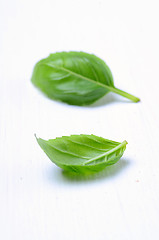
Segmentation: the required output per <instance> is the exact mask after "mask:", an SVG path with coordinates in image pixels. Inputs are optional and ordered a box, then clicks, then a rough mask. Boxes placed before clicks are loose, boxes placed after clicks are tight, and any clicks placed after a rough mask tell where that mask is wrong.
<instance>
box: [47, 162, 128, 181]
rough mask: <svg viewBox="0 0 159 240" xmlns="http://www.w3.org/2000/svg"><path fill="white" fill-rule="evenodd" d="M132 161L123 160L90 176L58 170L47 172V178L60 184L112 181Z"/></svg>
mask: <svg viewBox="0 0 159 240" xmlns="http://www.w3.org/2000/svg"><path fill="white" fill-rule="evenodd" d="M130 163H131V162H130V160H128V159H126V158H123V159H122V160H120V161H119V162H117V163H116V164H114V165H111V166H108V167H107V168H105V169H104V170H103V171H101V172H99V173H94V174H89V175H80V174H76V173H72V172H67V171H64V170H63V171H62V172H61V170H60V169H58V168H56V169H54V170H55V171H53V170H51V171H50V170H49V173H48V172H47V178H49V181H51V182H55V181H56V182H58V183H61V182H62V183H66V182H70V183H77V182H79V183H80V182H81V183H82V182H93V181H98V180H102V179H112V178H115V177H117V176H118V175H120V174H122V172H123V170H124V169H126V168H127V167H128V166H129V165H130Z"/></svg>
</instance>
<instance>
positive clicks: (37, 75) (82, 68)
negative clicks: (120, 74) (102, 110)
mask: <svg viewBox="0 0 159 240" xmlns="http://www.w3.org/2000/svg"><path fill="white" fill-rule="evenodd" d="M32 83H33V84H34V85H35V86H36V87H38V88H39V89H41V91H42V92H44V93H45V94H46V95H47V96H48V97H49V98H51V99H57V100H60V101H63V102H66V103H68V104H72V105H87V104H91V103H93V102H95V101H96V100H98V99H99V98H101V97H103V96H104V95H105V94H107V93H108V92H114V93H117V94H119V95H122V96H124V97H126V98H128V99H130V100H132V101H134V102H138V101H139V98H136V97H134V96H133V95H131V94H129V93H126V92H124V91H122V90H120V89H118V88H116V87H115V86H114V82H113V77H112V74H111V71H110V69H109V67H108V66H107V65H106V64H105V62H104V61H103V60H101V59H100V58H98V57H96V56H95V55H92V54H88V53H84V52H61V53H60V52H59V53H55V54H50V56H49V57H47V58H45V59H43V60H41V61H39V62H38V63H37V64H36V65H35V68H34V71H33V75H32Z"/></svg>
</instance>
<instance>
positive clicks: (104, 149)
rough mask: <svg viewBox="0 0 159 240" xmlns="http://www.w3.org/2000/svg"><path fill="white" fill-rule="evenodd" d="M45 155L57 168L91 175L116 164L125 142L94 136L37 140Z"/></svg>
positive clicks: (123, 149)
mask: <svg viewBox="0 0 159 240" xmlns="http://www.w3.org/2000/svg"><path fill="white" fill-rule="evenodd" d="M37 142H38V144H39V145H40V147H41V148H42V149H43V150H44V152H45V153H46V155H47V156H48V157H49V158H50V159H51V161H52V162H54V163H55V164H56V165H57V166H59V167H61V168H63V169H65V170H68V171H73V172H76V173H83V174H86V173H93V172H98V171H101V170H103V169H104V168H105V167H107V166H109V165H112V164H114V163H116V162H117V161H118V160H119V159H120V158H121V157H122V155H123V153H124V151H125V149H126V144H127V142H126V141H124V142H122V143H120V142H114V141H111V140H108V139H104V138H102V137H97V136H95V135H83V134H81V135H71V136H63V137H60V138H56V139H50V140H48V141H46V140H43V139H41V138H37Z"/></svg>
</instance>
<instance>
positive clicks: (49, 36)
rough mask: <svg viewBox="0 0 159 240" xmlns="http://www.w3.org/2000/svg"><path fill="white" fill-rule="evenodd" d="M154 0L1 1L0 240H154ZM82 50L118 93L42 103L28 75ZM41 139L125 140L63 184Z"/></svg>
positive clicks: (157, 128) (157, 232)
mask: <svg viewBox="0 0 159 240" xmlns="http://www.w3.org/2000/svg"><path fill="white" fill-rule="evenodd" d="M158 7H159V6H158V1H157V0H156V1H155V0H151V1H147V0H134V1H129V0H120V1H118V0H112V1H106V0H94V1H93V0H90V1H89V0H79V1H77V0H67V1H64V0H58V1H56V0H52V1H51V0H50V1H49V0H45V1H43V0H28V1H26V0H25V1H24V0H23V1H20V0H6V1H2V0H1V3H0V229H1V230H0V239H3V240H10V239H15V240H21V239H23V240H35V239H38V240H54V239H55V240H63V239H65V240H74V239H75V240H81V239H82V240H88V239H91V240H105V239H107V240H116V239H118V240H129V239H130V240H134V239H135V240H141V239H144V240H149V239H153V240H157V239H159V225H158V224H159V223H158V221H159V205H158V203H159V157H158V155H159V154H158V153H159V110H158V109H159V107H158V105H159V93H158V92H159V68H158V65H159V29H158V23H159V15H158ZM62 50H66V51H69V50H77V51H79V50H82V51H86V52H89V53H94V54H96V55H97V56H99V57H101V58H102V59H104V60H105V61H106V62H107V64H108V65H109V66H110V68H111V70H112V72H113V75H114V80H115V84H116V86H117V87H118V88H121V89H123V90H126V91H128V92H130V93H132V94H133V93H134V94H135V95H136V96H138V97H140V98H141V102H140V103H138V104H135V103H131V102H129V101H127V100H126V99H124V98H122V97H119V96H117V95H115V94H109V95H107V96H105V97H104V98H103V99H101V100H99V101H98V102H96V103H95V104H93V105H92V106H89V107H76V106H69V105H66V104H62V103H60V102H55V101H51V100H49V99H47V98H46V97H45V96H44V95H43V94H41V93H40V92H39V91H38V90H37V89H35V88H34V87H33V86H32V84H31V82H30V77H31V73H32V69H33V66H34V64H35V63H36V62H37V61H38V60H40V59H41V58H44V57H46V56H47V55H48V54H49V53H51V52H52V53H53V52H56V51H62ZM34 133H36V134H37V135H38V136H40V137H42V138H45V139H48V138H55V137H57V136H62V135H69V134H80V133H88V134H91V133H93V134H96V135H98V136H103V137H106V138H109V139H112V140H117V141H123V140H125V139H126V140H127V141H128V143H129V144H128V145H127V150H126V152H125V154H124V156H123V158H122V159H121V160H120V161H119V162H118V163H117V164H116V165H114V166H111V167H109V168H107V170H106V171H105V172H104V173H102V174H101V175H98V176H96V178H92V179H91V178H90V179H70V178H68V176H65V175H63V174H62V172H61V170H60V169H59V168H57V167H56V166H55V165H54V164H52V163H51V161H49V159H48V158H47V157H46V155H45V154H44V153H43V152H42V150H41V149H40V148H39V146H38V145H37V143H36V141H35V138H34Z"/></svg>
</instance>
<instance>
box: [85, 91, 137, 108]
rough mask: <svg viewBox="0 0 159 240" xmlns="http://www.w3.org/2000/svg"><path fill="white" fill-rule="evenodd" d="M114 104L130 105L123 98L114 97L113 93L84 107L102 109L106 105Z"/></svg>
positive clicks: (128, 101)
mask: <svg viewBox="0 0 159 240" xmlns="http://www.w3.org/2000/svg"><path fill="white" fill-rule="evenodd" d="M114 103H132V102H131V101H130V100H128V99H125V98H123V97H120V96H119V95H116V94H114V93H108V94H106V95H105V96H104V97H102V98H100V99H99V100H97V101H96V102H94V103H93V104H91V105H89V106H86V107H90V108H96V107H102V106H105V105H107V104H109V105H110V104H114Z"/></svg>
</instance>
